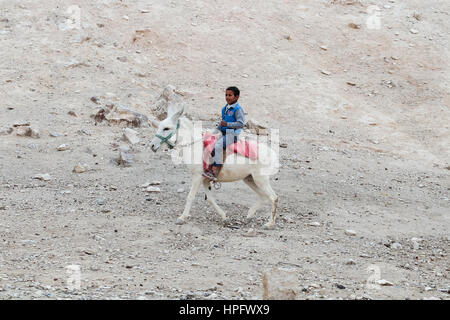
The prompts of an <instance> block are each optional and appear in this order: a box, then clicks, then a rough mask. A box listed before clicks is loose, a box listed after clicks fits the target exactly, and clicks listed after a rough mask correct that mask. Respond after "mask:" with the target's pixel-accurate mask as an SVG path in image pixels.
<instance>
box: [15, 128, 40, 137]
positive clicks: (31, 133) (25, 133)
mask: <svg viewBox="0 0 450 320" xmlns="http://www.w3.org/2000/svg"><path fill="white" fill-rule="evenodd" d="M16 135H17V136H19V137H31V138H34V139H39V138H40V135H39V130H37V129H33V128H31V127H28V126H19V127H17V131H16Z"/></svg>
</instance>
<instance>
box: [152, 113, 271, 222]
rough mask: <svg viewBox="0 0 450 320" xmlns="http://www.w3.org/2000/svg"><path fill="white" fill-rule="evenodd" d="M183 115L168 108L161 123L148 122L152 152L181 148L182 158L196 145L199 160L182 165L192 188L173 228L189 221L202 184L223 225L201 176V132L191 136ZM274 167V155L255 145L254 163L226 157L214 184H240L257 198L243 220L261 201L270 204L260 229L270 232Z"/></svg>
mask: <svg viewBox="0 0 450 320" xmlns="http://www.w3.org/2000/svg"><path fill="white" fill-rule="evenodd" d="M183 113H184V109H181V110H178V111H174V110H173V108H169V112H168V115H167V118H166V119H164V120H163V121H161V122H157V121H152V126H153V127H155V128H157V129H158V130H157V132H156V134H155V137H154V138H153V140H152V141H151V144H150V147H151V149H152V150H153V151H154V152H156V151H157V150H158V149H159V148H160V147H161V146H162V145H163V144H167V146H168V147H170V148H171V149H172V148H176V147H178V148H180V147H182V148H183V155H184V151H185V148H188V147H191V150H192V147H193V146H194V145H197V147H199V148H200V149H198V148H196V149H194V150H196V151H194V152H197V155H198V154H199V153H200V156H199V157H198V156H197V161H190V162H189V161H188V163H186V164H188V166H190V167H191V170H192V175H193V178H192V186H191V190H190V191H189V195H188V197H187V201H186V206H185V208H184V211H183V214H182V215H181V216H180V217H178V219H177V224H183V223H185V222H186V219H187V218H189V217H190V215H189V211H190V209H191V205H192V202H193V201H194V198H195V195H196V194H197V191H198V189H199V187H200V184H203V187H204V188H205V192H206V197H207V200H208V201H209V203H210V204H211V205H212V206H213V207H214V208H215V209H216V211H217V212H218V213H219V215H220V217H221V218H222V220H223V222H226V219H227V216H226V214H225V212H224V211H223V210H222V209H221V208H220V207H219V206H218V205H217V203H216V201H215V200H214V198H213V196H212V194H211V188H210V180H209V179H208V178H205V177H203V176H202V172H203V164H202V152H203V150H202V147H203V144H202V137H201V132H200V133H199V132H195V128H194V124H193V123H192V121H191V120H189V119H188V118H186V117H185V116H184V115H183ZM197 131H198V130H197ZM194 133H196V135H197V136H198V137H195V136H194ZM184 141H188V143H187V144H182V143H181V142H184ZM277 146H278V145H277ZM185 162H186V161H185ZM192 162H194V163H192ZM278 167H279V164H278V156H277V153H276V152H275V151H274V150H273V149H272V148H270V147H269V146H268V145H267V144H265V143H258V159H256V160H250V159H249V158H246V157H244V156H242V155H240V154H236V153H234V154H229V155H228V156H227V157H226V159H225V162H224V164H223V167H222V169H221V171H220V173H219V175H218V177H217V179H218V182H232V181H238V180H243V181H244V182H245V183H246V184H247V185H248V186H249V187H250V188H251V189H252V190H253V191H255V192H256V193H257V194H258V196H259V201H258V202H257V203H255V204H254V205H253V206H251V207H250V209H249V210H248V214H247V219H251V218H253V217H254V216H255V213H256V210H258V209H259V208H260V207H261V205H262V204H263V203H264V199H269V200H270V202H271V203H272V214H271V215H270V219H269V222H267V223H266V224H265V225H264V226H263V228H264V229H273V228H274V227H275V217H276V211H277V204H278V196H277V195H276V193H275V192H274V191H273V189H272V187H271V186H270V175H273V174H275V173H276V172H278Z"/></svg>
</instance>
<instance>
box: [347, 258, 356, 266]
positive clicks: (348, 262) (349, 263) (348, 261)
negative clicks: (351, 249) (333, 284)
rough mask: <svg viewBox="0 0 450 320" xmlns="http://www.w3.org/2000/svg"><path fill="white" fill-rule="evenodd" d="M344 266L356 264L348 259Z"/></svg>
mask: <svg viewBox="0 0 450 320" xmlns="http://www.w3.org/2000/svg"><path fill="white" fill-rule="evenodd" d="M345 264H346V265H348V266H351V265H355V264H356V262H355V260H353V259H349V260H347V262H346V263H345Z"/></svg>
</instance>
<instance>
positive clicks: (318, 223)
mask: <svg viewBox="0 0 450 320" xmlns="http://www.w3.org/2000/svg"><path fill="white" fill-rule="evenodd" d="M308 226H311V227H320V222H317V221H315V222H311V223H308Z"/></svg>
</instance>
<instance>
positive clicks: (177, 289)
mask: <svg viewBox="0 0 450 320" xmlns="http://www.w3.org/2000/svg"><path fill="white" fill-rule="evenodd" d="M449 16H450V5H449V3H448V1H447V0H433V1H419V0H408V1H400V0H395V1H394V0H385V1H378V0H373V1H367V0H361V1H357V0H320V1H318V0H306V1H295V0H283V1H275V0H268V1H256V0H248V1H240V0H232V1H226V3H224V2H223V1H203V0H196V1H194V0H190V1H188V0H183V1H182V0H174V1H162V0H155V1H131V0H124V1H119V0H103V1H100V0H97V1H86V0H81V1H54V0H50V1H44V2H43V1H6V0H0V97H1V103H0V299H30V298H32V299H230V298H231V299H261V298H262V297H263V293H264V289H263V278H264V279H266V280H267V283H266V288H268V290H269V292H267V291H266V294H267V293H268V294H269V296H270V297H281V298H295V299H329V298H331V299H445V300H447V299H449V290H450V279H449V270H450V269H449V265H450V263H449V258H448V254H449V244H450V232H449V230H450V215H449V214H450V147H449V146H450V130H449V126H450V112H449V108H450V81H449V80H450V66H449V61H450V53H449V51H450V43H449V42H450V37H449V36H450V22H449V21H450V19H449ZM168 85H171V86H173V87H175V88H176V94H177V97H178V98H179V100H180V102H182V103H184V104H185V105H186V106H188V107H189V113H190V116H191V118H192V119H194V120H202V121H203V125H204V126H205V127H213V126H214V125H215V124H216V123H217V119H218V117H219V112H220V108H221V107H222V106H223V105H224V104H225V99H224V89H225V88H226V87H227V86H230V85H236V86H238V87H239V88H240V89H241V98H240V100H239V101H240V104H241V105H242V106H243V107H244V109H245V111H246V118H247V120H254V121H257V122H259V123H260V124H262V125H264V126H266V127H267V128H273V129H278V130H279V132H280V143H281V144H282V147H280V149H279V152H280V153H279V154H280V160H281V168H280V171H279V172H278V173H277V174H276V175H274V176H273V177H272V179H271V181H272V186H273V188H274V190H275V191H276V192H277V194H278V195H279V206H278V218H277V227H276V228H275V230H262V229H261V226H262V225H263V224H264V223H265V222H266V220H267V217H268V215H269V212H270V206H269V204H267V205H266V206H264V207H263V208H261V209H260V210H259V211H258V213H257V218H256V219H254V220H252V221H246V220H245V216H246V213H247V210H248V208H249V207H250V206H251V205H252V204H253V203H254V201H256V199H257V197H256V195H255V194H254V193H253V192H252V191H251V190H250V189H249V188H248V187H247V186H246V185H245V184H243V183H242V182H235V183H231V184H223V186H222V188H221V189H220V190H219V191H217V192H216V197H217V199H218V203H219V205H220V206H221V207H222V208H223V209H224V210H225V211H226V212H227V214H228V217H229V219H230V222H229V223H228V224H227V225H225V226H224V225H223V224H222V223H221V221H220V218H219V216H218V215H217V213H216V212H215V211H214V209H213V208H211V207H210V206H209V204H208V203H207V202H206V201H204V192H203V191H201V190H200V192H199V193H198V194H197V197H196V200H195V202H194V205H193V207H192V210H191V214H192V218H191V219H190V220H189V222H188V223H187V224H185V225H181V226H180V225H175V220H176V218H177V217H178V216H179V215H180V214H181V212H182V211H183V207H184V203H185V199H186V197H187V193H188V191H189V186H190V183H191V180H190V175H189V172H188V171H186V170H185V168H184V167H183V166H182V165H175V164H173V163H172V162H171V158H170V155H169V153H168V152H165V151H159V152H158V153H153V152H152V151H151V150H150V149H149V141H151V139H152V138H153V135H154V133H155V129H154V128H152V127H151V126H148V124H147V123H146V121H144V123H142V125H140V126H138V127H132V129H133V130H136V131H137V132H138V137H139V139H140V141H139V142H138V143H136V144H134V145H131V144H130V143H128V142H126V141H124V140H123V139H122V136H123V129H124V125H123V123H122V124H115V123H113V122H108V121H102V122H98V123H97V122H96V121H95V119H94V118H93V117H92V115H95V114H96V113H97V112H98V110H99V109H100V108H107V106H115V107H123V106H126V107H128V108H130V109H132V110H134V111H135V112H138V113H140V114H143V115H145V116H147V117H148V119H149V120H152V119H154V118H155V117H156V115H155V112H154V111H155V106H156V105H157V104H158V99H159V97H160V96H161V94H162V93H163V90H164V88H166V87H167V86H168ZM130 128H131V127H130ZM63 144H65V147H61V145H63ZM124 146H127V147H128V149H129V150H128V151H127V153H128V155H129V156H130V157H132V158H133V162H132V163H131V165H129V166H123V165H118V164H117V161H116V159H117V158H118V157H119V153H120V150H123V147H124ZM58 148H59V149H60V150H61V151H58ZM121 148H122V149H121ZM77 164H80V165H83V166H85V167H86V169H87V171H85V172H82V173H77V172H73V169H74V167H75V166H76V165H77ZM81 171H82V170H81ZM39 174H42V175H44V176H41V178H40V179H41V180H39V179H36V178H35V177H36V175H39ZM45 174H48V176H46V175H45ZM150 182H159V184H158V185H157V186H156V187H158V188H160V190H161V192H159V193H148V192H146V191H145V188H143V187H142V186H143V185H145V184H146V183H150ZM70 265H76V266H78V268H79V272H80V273H79V274H80V279H81V283H80V286H79V288H75V289H74V288H71V287H70V285H69V282H68V278H70V277H71V276H73V272H72V273H71V271H70V270H68V268H67V266H70ZM75 272H77V271H75ZM264 274H265V277H264V276H263V275H264ZM383 280H384V281H383ZM378 281H379V282H378Z"/></svg>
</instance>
